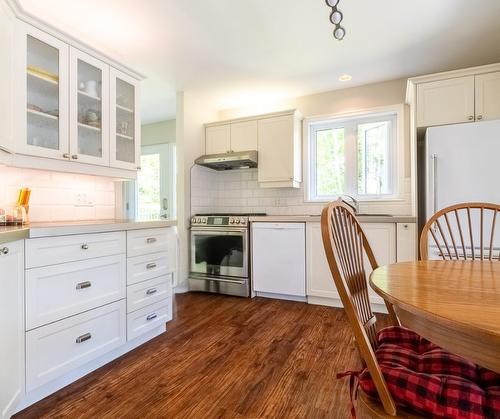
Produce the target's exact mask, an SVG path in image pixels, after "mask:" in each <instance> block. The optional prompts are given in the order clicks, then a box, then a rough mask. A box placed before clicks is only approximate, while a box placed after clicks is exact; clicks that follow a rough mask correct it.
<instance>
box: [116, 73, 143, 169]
mask: <svg viewBox="0 0 500 419" xmlns="http://www.w3.org/2000/svg"><path fill="white" fill-rule="evenodd" d="M110 84H111V88H110V102H111V115H110V116H111V118H110V121H111V122H110V126H111V133H110V136H111V143H110V165H111V167H118V168H121V169H130V170H136V169H137V168H138V166H139V155H140V150H141V119H140V116H139V115H140V114H139V106H140V97H139V82H138V81H137V80H136V79H134V78H132V77H130V76H128V75H126V74H124V73H122V72H121V71H118V70H116V69H115V68H113V67H111V69H110Z"/></svg>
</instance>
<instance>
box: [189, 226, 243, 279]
mask: <svg viewBox="0 0 500 419" xmlns="http://www.w3.org/2000/svg"><path fill="white" fill-rule="evenodd" d="M193 240H194V251H195V253H194V261H193V262H194V265H195V266H194V268H195V269H194V270H195V272H200V273H205V274H209V275H231V276H238V275H241V270H242V269H243V268H244V266H245V265H244V257H243V236H242V235H216V234H214V235H210V234H194V235H193Z"/></svg>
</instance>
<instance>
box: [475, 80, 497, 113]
mask: <svg viewBox="0 0 500 419" xmlns="http://www.w3.org/2000/svg"><path fill="white" fill-rule="evenodd" d="M489 119H500V71H497V72H495V73H487V74H480V75H477V76H476V120H478V121H486V120H489Z"/></svg>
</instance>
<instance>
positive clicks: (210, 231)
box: [191, 227, 248, 236]
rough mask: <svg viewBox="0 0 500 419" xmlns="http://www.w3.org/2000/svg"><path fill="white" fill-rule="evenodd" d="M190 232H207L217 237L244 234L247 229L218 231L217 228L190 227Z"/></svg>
mask: <svg viewBox="0 0 500 419" xmlns="http://www.w3.org/2000/svg"><path fill="white" fill-rule="evenodd" d="M191 231H198V232H200V231H201V232H207V233H210V234H214V233H215V234H217V235H221V236H223V235H225V234H226V233H246V232H247V231H248V229H246V228H231V227H229V228H225V229H222V228H221V229H220V230H219V229H218V228H206V227H191Z"/></svg>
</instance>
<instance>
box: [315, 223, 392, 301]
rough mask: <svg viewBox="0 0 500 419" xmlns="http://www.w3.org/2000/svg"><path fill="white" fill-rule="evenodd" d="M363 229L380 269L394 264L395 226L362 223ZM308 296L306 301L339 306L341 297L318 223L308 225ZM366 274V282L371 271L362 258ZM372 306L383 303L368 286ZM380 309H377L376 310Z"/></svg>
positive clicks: (366, 261)
mask: <svg viewBox="0 0 500 419" xmlns="http://www.w3.org/2000/svg"><path fill="white" fill-rule="evenodd" d="M362 227H363V229H364V231H365V234H366V237H367V239H368V241H369V242H370V245H371V247H372V250H373V253H374V255H375V258H376V260H377V262H378V264H379V265H380V266H382V265H387V264H390V263H395V262H396V224H395V223H364V224H362ZM306 254H307V295H308V300H309V302H312V303H318V304H326V305H340V304H341V303H340V296H339V294H338V292H337V289H336V287H335V283H334V281H333V277H332V275H331V273H330V267H329V265H328V262H327V260H326V256H325V250H324V247H323V240H322V237H321V224H320V223H307V246H306ZM364 265H365V271H366V279H367V281H368V279H369V277H370V273H371V272H372V269H371V267H370V263H369V261H368V258H366V256H365V261H364ZM368 293H369V295H370V301H371V302H372V304H378V305H382V304H384V300H383V299H382V298H381V297H380V296H379V295H378V294H376V293H375V291H373V290H372V289H371V287H370V286H369V285H368ZM378 308H380V307H378Z"/></svg>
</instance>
